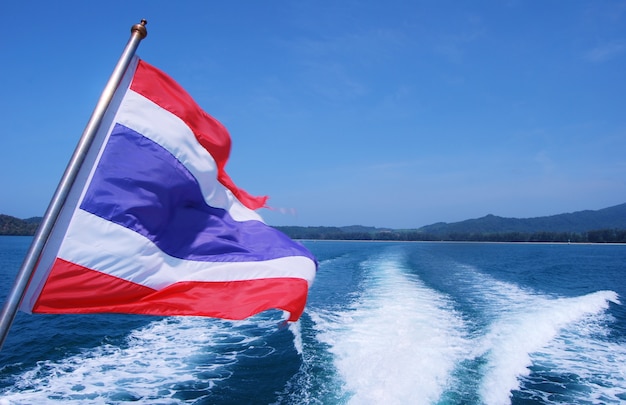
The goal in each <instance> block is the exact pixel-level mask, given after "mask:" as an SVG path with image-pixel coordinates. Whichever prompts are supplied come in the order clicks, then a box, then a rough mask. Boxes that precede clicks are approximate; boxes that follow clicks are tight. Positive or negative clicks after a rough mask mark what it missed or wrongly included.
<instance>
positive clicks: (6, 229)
mask: <svg viewBox="0 0 626 405" xmlns="http://www.w3.org/2000/svg"><path fill="white" fill-rule="evenodd" d="M41 219H42V218H41V217H33V218H28V219H19V218H15V217H12V216H9V215H3V214H0V235H16V236H28V235H34V234H35V231H36V230H37V227H38V226H39V223H40V222H41Z"/></svg>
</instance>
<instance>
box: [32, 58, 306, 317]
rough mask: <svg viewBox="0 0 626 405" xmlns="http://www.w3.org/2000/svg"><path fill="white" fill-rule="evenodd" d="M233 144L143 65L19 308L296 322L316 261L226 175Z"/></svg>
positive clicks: (127, 83) (127, 84) (127, 81)
mask: <svg viewBox="0 0 626 405" xmlns="http://www.w3.org/2000/svg"><path fill="white" fill-rule="evenodd" d="M229 153H230V136H229V134H228V132H227V131H226V129H225V128H224V127H223V126H222V125H221V124H220V123H219V122H218V121H217V120H215V119H214V118H212V117H211V116H209V115H208V114H206V113H205V112H204V111H202V109H200V107H199V106H198V105H197V104H196V103H195V102H194V101H193V99H192V98H191V97H190V96H189V94H188V93H187V92H186V91H185V90H184V89H183V88H182V87H180V86H179V85H178V84H177V83H176V82H174V81H173V80H172V79H171V78H170V77H169V76H167V75H166V74H164V73H163V72H161V71H159V70H158V69H156V68H154V67H152V66H150V65H149V64H147V63H145V62H143V61H141V60H139V59H138V58H136V57H135V59H134V60H133V62H132V63H131V66H130V67H129V68H128V70H127V72H126V74H125V77H124V80H123V81H122V84H121V85H120V86H119V88H118V90H117V92H116V94H115V96H114V99H113V102H112V103H111V105H110V106H109V109H108V111H107V114H106V116H105V119H104V123H103V124H102V125H101V126H100V129H99V132H98V134H97V136H96V140H95V141H94V145H92V147H91V150H90V152H89V154H88V155H87V158H86V161H85V163H84V164H83V166H82V169H81V172H80V173H79V175H78V179H77V180H76V182H75V183H74V185H73V187H72V189H71V191H70V195H69V198H68V201H67V203H66V204H65V206H64V208H63V210H62V212H61V215H60V217H59V219H58V220H57V223H56V224H55V227H54V230H53V232H52V235H51V236H50V238H49V239H48V242H47V244H46V247H45V249H44V251H43V253H42V255H41V258H40V261H39V263H38V266H37V269H36V271H35V273H34V275H33V277H32V278H31V281H30V283H29V286H28V289H27V292H26V294H25V296H24V299H23V301H22V303H21V307H20V309H21V310H23V311H26V312H35V313H97V312H119V313H135V314H151V315H200V316H211V317H219V318H227V319H243V318H246V317H248V316H251V315H253V314H256V313H258V312H261V311H264V310H267V309H272V308H276V309H282V310H285V311H288V312H289V313H290V316H289V320H291V321H294V320H297V319H298V318H299V317H300V315H301V314H302V312H303V311H304V306H305V303H306V298H307V293H308V288H309V287H310V285H311V283H312V282H313V279H314V277H315V272H316V266H317V263H316V261H315V258H314V257H313V256H312V255H311V253H310V252H309V251H308V250H307V249H306V248H304V247H303V246H302V245H301V244H299V243H297V242H294V241H292V240H291V239H289V238H288V237H286V236H285V235H284V234H282V233H280V232H279V231H277V230H275V229H274V228H271V227H269V226H267V225H266V224H265V223H264V222H263V220H262V219H261V217H260V216H259V215H258V214H257V213H256V212H255V211H254V210H256V209H258V208H260V207H263V206H264V205H265V202H266V197H253V196H251V195H249V194H248V193H246V192H245V191H244V190H242V189H239V188H237V187H236V186H235V184H234V183H233V181H232V180H231V179H230V178H229V176H228V175H227V173H226V171H225V170H224V168H225V165H226V162H227V159H228V156H229Z"/></svg>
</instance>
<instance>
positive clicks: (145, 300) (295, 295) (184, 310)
mask: <svg viewBox="0 0 626 405" xmlns="http://www.w3.org/2000/svg"><path fill="white" fill-rule="evenodd" d="M307 289H308V284H307V282H306V280H303V279H299V278H266V279H257V280H241V281H229V282H200V281H184V282H179V283H175V284H172V285H170V286H168V287H166V288H163V289H161V290H154V289H152V288H149V287H145V286H142V285H139V284H136V283H133V282H130V281H127V280H123V279H120V278H117V277H113V276H110V275H108V274H104V273H101V272H99V271H95V270H91V269H88V268H85V267H82V266H79V265H77V264H74V263H71V262H68V261H65V260H63V259H58V258H57V259H56V261H55V263H54V266H53V268H52V271H51V272H50V276H49V277H48V280H47V281H46V284H45V286H44V288H43V290H42V292H41V295H40V296H39V299H38V300H37V302H36V303H35V306H34V307H33V312H35V313H48V314H67V313H75V314H88V313H103V312H111V313H132V314H144V315H161V316H169V315H192V316H209V317H216V318H226V319H244V318H247V317H249V316H251V315H254V314H257V313H259V312H262V311H265V310H268V309H283V310H285V311H288V312H289V313H290V317H289V321H296V320H298V318H299V317H300V315H302V312H303V311H304V306H305V304H306V295H307Z"/></svg>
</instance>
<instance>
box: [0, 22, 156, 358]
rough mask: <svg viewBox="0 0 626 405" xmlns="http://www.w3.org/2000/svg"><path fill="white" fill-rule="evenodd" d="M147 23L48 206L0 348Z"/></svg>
mask: <svg viewBox="0 0 626 405" xmlns="http://www.w3.org/2000/svg"><path fill="white" fill-rule="evenodd" d="M147 23H148V22H147V21H146V20H141V22H140V23H139V24H135V25H133V26H132V27H131V29H130V32H131V36H130V39H129V40H128V43H127V44H126V48H124V52H122V56H120V59H119V60H118V62H117V65H116V66H115V69H113V73H112V74H111V77H110V78H109V81H108V82H107V84H106V86H105V87H104V90H103V91H102V94H101V95H100V99H99V100H98V103H97V104H96V107H95V108H94V110H93V113H92V114H91V117H90V118H89V121H88V122H87V126H86V127H85V130H84V131H83V135H82V136H81V138H80V140H79V141H78V144H77V145H76V149H75V150H74V154H73V155H72V158H71V159H70V161H69V163H68V164H67V167H66V169H65V173H63V177H62V178H61V181H60V182H59V185H58V186H57V189H56V191H55V193H54V196H53V197H52V200H50V204H49V205H48V209H47V210H46V213H45V215H44V217H43V220H42V221H41V224H40V225H39V228H38V229H37V232H36V233H35V236H34V238H33V241H32V243H31V245H30V248H29V249H28V252H27V253H26V257H25V258H24V262H23V263H22V267H21V268H20V271H19V273H18V274H17V276H16V278H15V283H14V285H13V288H12V289H11V292H10V293H9V296H8V297H7V301H6V303H5V304H4V308H3V309H2V313H0V349H1V348H2V345H3V344H4V340H5V339H6V337H7V335H8V333H9V328H10V327H11V324H12V323H13V320H14V319H15V315H16V313H17V309H18V307H19V305H20V302H21V301H22V299H23V297H24V293H25V292H26V287H27V286H28V282H29V280H30V278H31V275H32V273H33V271H34V269H35V266H36V265H37V262H38V261H39V257H40V256H41V253H42V251H43V248H44V246H45V245H46V241H47V240H48V237H49V236H50V233H51V232H52V228H53V227H54V224H55V222H56V220H57V218H58V216H59V214H60V212H61V209H62V208H63V204H65V200H66V199H67V196H68V194H69V192H70V188H71V187H72V184H73V183H74V180H75V179H76V176H77V175H78V172H79V170H80V167H81V165H82V164H83V161H84V160H85V157H86V156H87V152H88V151H89V148H90V146H91V144H92V142H93V139H94V138H95V136H96V132H97V131H98V128H99V126H100V124H101V123H102V119H103V117H104V114H105V113H106V110H107V108H108V107H109V104H110V103H111V100H112V99H113V95H114V94H115V90H116V89H117V87H118V86H119V84H120V82H121V81H122V78H123V77H124V73H125V72H126V69H127V68H128V65H129V64H130V62H131V60H132V58H133V56H134V55H135V51H136V50H137V47H138V46H139V42H141V40H142V39H144V38H145V37H146V35H148V31H147V30H146V24H147Z"/></svg>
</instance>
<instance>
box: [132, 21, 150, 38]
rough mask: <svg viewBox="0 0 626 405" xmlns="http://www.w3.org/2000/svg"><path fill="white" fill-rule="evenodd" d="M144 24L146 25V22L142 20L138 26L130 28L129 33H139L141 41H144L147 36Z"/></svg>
mask: <svg viewBox="0 0 626 405" xmlns="http://www.w3.org/2000/svg"><path fill="white" fill-rule="evenodd" d="M146 24H148V21H146V19H142V20H141V22H140V23H139V24H135V25H133V26H132V27H131V28H130V32H132V33H133V34H134V33H135V32H137V33H139V36H140V37H141V39H144V38H145V37H146V36H147V35H148V30H147V29H146Z"/></svg>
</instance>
